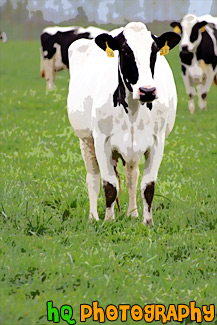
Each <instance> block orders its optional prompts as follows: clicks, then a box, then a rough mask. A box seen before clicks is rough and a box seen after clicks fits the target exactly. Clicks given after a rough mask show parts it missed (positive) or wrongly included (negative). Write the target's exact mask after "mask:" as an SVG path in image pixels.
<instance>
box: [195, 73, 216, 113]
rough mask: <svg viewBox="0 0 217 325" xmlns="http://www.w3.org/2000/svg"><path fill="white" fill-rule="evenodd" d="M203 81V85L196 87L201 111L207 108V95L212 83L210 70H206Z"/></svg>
mask: <svg viewBox="0 0 217 325" xmlns="http://www.w3.org/2000/svg"><path fill="white" fill-rule="evenodd" d="M204 79H205V83H204V84H200V85H198V86H197V93H198V106H199V108H200V109H201V110H204V109H206V107H207V95H208V93H209V90H210V87H211V85H212V82H213V72H212V68H210V67H208V68H207V71H206V73H205V75H204Z"/></svg>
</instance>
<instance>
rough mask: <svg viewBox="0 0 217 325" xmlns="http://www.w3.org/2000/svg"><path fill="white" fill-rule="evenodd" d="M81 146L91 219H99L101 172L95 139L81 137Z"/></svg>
mask: <svg viewBox="0 0 217 325" xmlns="http://www.w3.org/2000/svg"><path fill="white" fill-rule="evenodd" d="M80 147H81V152H82V156H83V159H84V162H85V167H86V170H87V176H86V184H87V189H88V194H89V201H90V212H89V219H92V218H94V219H96V220H99V216H98V213H97V199H98V196H99V191H100V173H99V166H98V163H97V160H96V155H95V149H94V141H93V139H92V138H88V139H85V140H82V139H80Z"/></svg>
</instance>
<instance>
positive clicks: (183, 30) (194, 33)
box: [170, 14, 207, 52]
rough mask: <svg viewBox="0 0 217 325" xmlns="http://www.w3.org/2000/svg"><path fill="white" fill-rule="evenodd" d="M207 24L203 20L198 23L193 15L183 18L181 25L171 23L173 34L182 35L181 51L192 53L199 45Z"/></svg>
mask: <svg viewBox="0 0 217 325" xmlns="http://www.w3.org/2000/svg"><path fill="white" fill-rule="evenodd" d="M206 24H207V22H206V21H205V20H203V21H201V22H198V20H197V17H196V16H195V15H191V14H188V15H186V16H184V18H183V20H182V22H181V23H179V22H172V23H171V24H170V26H172V27H173V28H174V31H175V32H178V33H180V34H182V40H181V50H182V51H190V52H193V51H194V49H195V48H197V46H198V45H199V43H200V41H201V39H202V33H203V32H204V30H205V28H204V26H205V25H206Z"/></svg>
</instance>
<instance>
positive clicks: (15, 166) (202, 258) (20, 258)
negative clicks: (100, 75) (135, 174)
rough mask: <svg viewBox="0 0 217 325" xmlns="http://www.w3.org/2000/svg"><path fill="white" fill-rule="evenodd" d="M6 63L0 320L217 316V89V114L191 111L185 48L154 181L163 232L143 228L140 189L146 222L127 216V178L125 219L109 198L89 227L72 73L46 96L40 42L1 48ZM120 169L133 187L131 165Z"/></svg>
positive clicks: (0, 84) (0, 137) (1, 122)
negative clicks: (150, 313)
mask: <svg viewBox="0 0 217 325" xmlns="http://www.w3.org/2000/svg"><path fill="white" fill-rule="evenodd" d="M0 56H1V57H0V95H1V96H0V100H1V108H0V148H1V149H0V156H1V157H0V164H1V168H0V214H1V216H0V229H1V231H0V324H1V325H11V324H24V325H25V324H28V325H31V324H33V325H35V324H49V322H48V321H47V313H46V302H47V301H51V300H52V301H53V304H54V306H56V307H58V308H60V307H61V306H62V305H64V304H68V305H71V306H72V307H73V312H74V314H73V318H75V319H76V321H77V324H80V321H79V318H80V316H79V315H80V304H92V301H99V305H100V306H101V307H104V308H105V307H106V306H107V305H109V304H114V305H116V306H118V305H119V304H130V305H134V304H138V305H140V306H142V307H143V306H144V305H146V304H163V305H165V306H166V307H167V306H168V305H169V304H176V305H177V304H187V305H188V304H189V302H190V301H196V305H197V306H199V307H201V306H202V305H210V304H215V305H216V308H217V217H216V210H217V206H216V153H217V151H216V136H217V132H216V131H217V130H216V112H217V110H216V109H217V92H216V88H214V86H212V88H211V91H210V93H209V98H208V110H207V111H204V112H200V111H199V109H198V108H197V109H196V111H195V114H194V115H193V116H192V115H190V113H189V112H188V110H187V96H186V94H185V90H184V86H183V83H182V80H181V75H180V64H179V61H178V49H176V50H174V51H172V52H171V53H170V54H169V55H168V60H169V62H170V63H171V66H172V68H173V71H174V76H175V80H176V84H177V90H178V98H179V103H178V111H177V119H176V124H175V127H174V130H173V132H172V133H171V135H170V136H169V138H168V139H167V140H166V146H165V154H164V158H163V161H162V164H161V167H160V171H159V176H158V181H157V184H156V194H155V197H154V201H153V215H154V222H155V226H154V227H153V228H146V227H144V226H143V225H142V202H141V199H140V193H139V189H138V202H139V204H138V206H139V213H140V218H139V219H138V220H131V219H129V218H127V217H126V212H127V200H128V195H127V190H126V186H125V181H124V180H123V181H122V192H121V193H120V196H119V199H120V203H121V212H120V213H119V212H118V211H116V215H117V217H116V221H115V222H108V223H105V222H104V221H103V218H104V213H105V199H104V195H103V192H102V191H101V194H100V197H99V216H100V219H101V220H100V221H99V222H98V223H96V222H92V223H89V222H88V221H87V218H88V209H89V203H88V197H87V189H86V186H85V177H86V174H85V167H84V163H83V160H82V158H81V153H80V149H79V141H78V138H76V137H75V136H74V133H73V130H72V128H71V127H70V125H69V122H68V117H67V110H66V96H67V91H68V90H67V88H68V73H67V71H64V72H61V73H59V74H58V77H57V81H56V85H57V87H56V89H55V91H53V92H51V93H46V92H45V81H44V80H42V79H40V72H39V43H38V42H13V41H11V42H8V43H6V44H0ZM143 165H144V161H141V165H140V167H141V170H142V166H143ZM119 171H120V174H121V175H122V176H123V177H122V179H123V178H124V169H123V167H122V166H121V164H120V166H119ZM216 319H217V318H215V320H213V322H212V324H216V323H217V320H216ZM50 323H52V322H50ZM93 323H98V322H93V319H92V318H90V319H89V320H87V324H93ZM105 323H106V324H109V323H110V321H108V320H106V322H105ZM114 323H115V324H121V321H120V319H118V320H117V321H116V322H114ZM132 323H134V322H133V321H132V320H131V318H130V316H128V321H127V322H126V324H132ZM138 323H145V322H144V320H142V321H140V322H138ZM157 323H158V324H159V322H152V324H157ZM169 323H170V324H175V323H176V322H175V321H171V322H169ZM184 323H185V324H188V323H192V321H191V320H190V318H188V319H186V320H185V322H184ZM194 323H195V322H194ZM205 323H206V322H204V324H205ZM60 324H67V322H65V321H63V320H62V321H60Z"/></svg>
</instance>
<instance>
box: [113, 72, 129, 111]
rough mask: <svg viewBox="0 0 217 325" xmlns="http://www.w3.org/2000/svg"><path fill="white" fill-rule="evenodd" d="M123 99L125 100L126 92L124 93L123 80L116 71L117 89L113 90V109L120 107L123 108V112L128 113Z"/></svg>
mask: <svg viewBox="0 0 217 325" xmlns="http://www.w3.org/2000/svg"><path fill="white" fill-rule="evenodd" d="M125 98H126V91H125V87H124V83H123V80H122V78H121V75H120V71H119V69H118V87H117V89H116V90H115V92H114V95H113V102H114V107H116V106H117V105H119V106H120V105H122V106H123V107H124V110H125V112H126V113H128V110H127V107H128V104H127V103H126V102H125Z"/></svg>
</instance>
